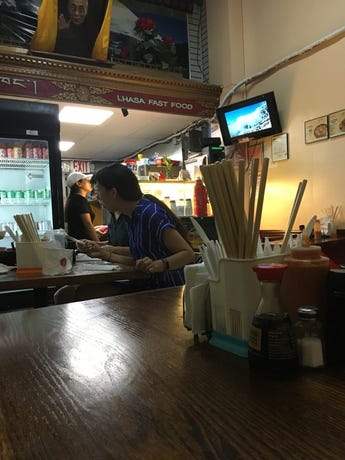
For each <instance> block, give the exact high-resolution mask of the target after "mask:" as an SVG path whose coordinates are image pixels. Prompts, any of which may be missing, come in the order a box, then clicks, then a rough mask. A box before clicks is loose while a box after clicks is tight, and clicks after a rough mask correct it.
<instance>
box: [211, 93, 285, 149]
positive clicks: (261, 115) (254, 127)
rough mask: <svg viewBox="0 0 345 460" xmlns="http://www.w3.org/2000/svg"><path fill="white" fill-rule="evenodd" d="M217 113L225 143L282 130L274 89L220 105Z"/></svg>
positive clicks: (264, 135) (256, 137)
mask: <svg viewBox="0 0 345 460" xmlns="http://www.w3.org/2000/svg"><path fill="white" fill-rule="evenodd" d="M216 113H217V118H218V122H219V128H220V132H221V134H222V138H223V143H224V145H231V144H235V143H237V142H241V141H242V142H244V141H247V140H250V139H258V138H260V137H266V136H272V135H273V134H278V133H280V132H281V125H280V119H279V114H278V109H277V104H276V100H275V97H274V92H273V91H271V92H269V93H265V94H261V95H260V96H255V97H252V98H250V99H246V100H245V101H240V102H235V103H234V104H230V105H227V106H224V107H219V108H218V109H217V110H216Z"/></svg>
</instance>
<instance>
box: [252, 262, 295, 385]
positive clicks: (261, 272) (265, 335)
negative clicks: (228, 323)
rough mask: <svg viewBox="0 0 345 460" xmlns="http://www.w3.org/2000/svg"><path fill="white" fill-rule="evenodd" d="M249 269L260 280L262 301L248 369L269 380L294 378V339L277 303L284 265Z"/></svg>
mask: <svg viewBox="0 0 345 460" xmlns="http://www.w3.org/2000/svg"><path fill="white" fill-rule="evenodd" d="M252 268H253V270H254V271H255V272H256V275H257V277H258V279H259V281H260V286H261V300H260V302H259V306H258V308H257V311H256V313H255V315H254V318H253V321H252V325H251V329H250V334H249V340H248V362H249V366H250V368H251V369H252V370H254V371H259V372H263V373H264V374H267V375H269V376H272V377H288V376H291V375H295V374H296V373H297V369H298V357H297V347H296V340H295V336H294V333H293V329H292V323H291V321H290V318H289V315H288V314H287V313H284V312H283V307H282V305H281V302H280V282H281V279H282V277H283V274H284V272H285V270H286V269H287V265H286V264H277V263H266V264H265V263H261V264H260V263H259V264H257V265H254V266H253V267H252Z"/></svg>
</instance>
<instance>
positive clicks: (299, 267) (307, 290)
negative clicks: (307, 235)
mask: <svg viewBox="0 0 345 460" xmlns="http://www.w3.org/2000/svg"><path fill="white" fill-rule="evenodd" d="M302 244H306V239H303V242H302ZM284 262H285V263H286V264H287V265H288V268H287V269H286V271H285V273H284V276H283V279H282V282H281V288H280V294H281V300H282V303H283V307H284V309H285V311H287V313H288V314H289V316H290V318H291V321H292V322H295V321H297V309H298V308H299V307H302V306H304V305H314V306H315V307H318V308H319V314H320V319H321V320H323V317H324V305H325V300H326V280H327V275H328V270H329V258H328V257H325V256H322V255H321V247H320V246H316V245H310V246H301V247H298V248H292V249H291V256H288V257H285V258H284Z"/></svg>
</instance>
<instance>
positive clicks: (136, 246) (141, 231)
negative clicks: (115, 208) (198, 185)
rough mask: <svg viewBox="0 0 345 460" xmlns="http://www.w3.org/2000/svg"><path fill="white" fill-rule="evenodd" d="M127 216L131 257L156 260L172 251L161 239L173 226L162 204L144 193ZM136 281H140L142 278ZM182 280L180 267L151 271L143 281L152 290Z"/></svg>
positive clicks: (182, 282)
mask: <svg viewBox="0 0 345 460" xmlns="http://www.w3.org/2000/svg"><path fill="white" fill-rule="evenodd" d="M126 219H127V225H128V240H129V248H130V251H131V255H132V257H133V258H134V260H138V259H142V258H143V257H150V258H151V259H153V260H156V259H162V258H164V257H169V256H170V255H171V254H172V253H171V252H170V251H169V250H168V248H167V247H166V246H165V244H164V242H163V235H164V232H165V230H167V229H168V228H174V229H176V226H175V224H174V222H173V220H172V219H171V217H170V216H169V214H168V213H167V212H166V211H165V209H164V208H163V207H161V206H160V205H159V204H157V203H154V202H153V201H150V200H149V199H148V198H145V196H144V197H143V198H142V199H141V200H140V201H139V203H138V204H137V206H136V207H135V209H134V211H133V214H132V216H131V217H127V216H126ZM136 281H139V284H140V281H141V280H136ZM184 282H185V281H184V272H183V268H180V269H178V270H166V271H164V272H160V273H154V274H152V275H151V278H150V280H145V287H146V288H148V289H155V288H163V287H170V286H179V285H181V284H184ZM137 284H138V283H137Z"/></svg>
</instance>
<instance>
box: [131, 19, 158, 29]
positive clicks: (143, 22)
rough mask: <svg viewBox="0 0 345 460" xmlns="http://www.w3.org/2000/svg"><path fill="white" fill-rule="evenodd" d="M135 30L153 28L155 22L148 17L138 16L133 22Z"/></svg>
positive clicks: (154, 27)
mask: <svg viewBox="0 0 345 460" xmlns="http://www.w3.org/2000/svg"><path fill="white" fill-rule="evenodd" d="M135 29H136V30H155V29H156V23H155V22H154V21H153V20H152V19H149V18H139V19H137V22H136V23H135Z"/></svg>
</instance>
